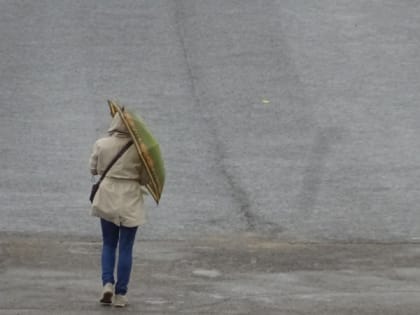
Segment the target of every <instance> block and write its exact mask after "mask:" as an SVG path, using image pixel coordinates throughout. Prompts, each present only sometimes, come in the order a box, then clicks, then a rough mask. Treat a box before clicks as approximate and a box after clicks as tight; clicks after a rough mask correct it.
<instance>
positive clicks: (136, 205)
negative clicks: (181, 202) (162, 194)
mask: <svg viewBox="0 0 420 315" xmlns="http://www.w3.org/2000/svg"><path fill="white" fill-rule="evenodd" d="M130 142H131V138H130V134H129V132H128V130H127V127H126V126H125V125H124V122H123V121H122V119H121V117H120V115H119V114H118V113H117V114H116V115H115V116H114V118H113V119H112V122H111V127H110V128H109V129H108V136H106V137H104V138H100V139H98V140H97V141H96V142H95V144H94V146H93V150H92V154H91V156H90V161H89V162H90V172H91V174H92V175H102V174H103V173H104V171H105V170H106V169H107V167H108V166H109V165H110V163H111V162H112V160H113V159H114V158H115V157H116V156H117V155H118V154H121V153H122V155H121V156H120V157H119V158H118V159H117V160H116V162H115V163H114V164H113V165H112V167H111V168H110V169H109V170H108V172H107V173H106V176H105V177H104V179H103V180H102V182H101V184H100V186H99V189H98V190H97V192H96V194H95V196H94V199H93V201H92V209H91V214H92V215H93V216H96V217H99V218H100V223H101V230H102V241H103V246H102V256H101V266H102V285H103V290H102V295H101V297H100V303H101V304H103V305H114V306H116V307H124V306H126V305H127V304H128V298H127V292H128V284H129V281H130V275H131V269H132V260H133V247H134V243H135V238H136V233H137V229H138V227H139V226H141V225H142V224H144V223H145V210H144V195H146V194H147V190H146V188H145V187H144V185H146V184H147V176H146V170H145V168H144V167H143V165H142V164H141V162H140V158H139V156H138V153H137V151H136V148H135V146H134V145H132V144H131V143H130ZM123 150H126V151H125V152H123ZM117 248H118V264H117V268H116V274H117V278H116V279H115V278H114V269H115V264H116V251H117Z"/></svg>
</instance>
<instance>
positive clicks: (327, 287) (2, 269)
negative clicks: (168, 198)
mask: <svg viewBox="0 0 420 315" xmlns="http://www.w3.org/2000/svg"><path fill="white" fill-rule="evenodd" d="M100 246H101V245H100V242H99V240H96V239H86V238H75V237H73V238H71V237H66V238H60V237H54V236H53V235H50V236H42V237H34V236H29V235H27V236H17V235H14V236H13V235H3V234H2V237H1V241H0V253H1V256H0V257H1V261H0V275H1V279H2V285H1V287H0V314H2V315H3V314H5V315H6V314H7V315H12V314H13V315H17V314H22V315H24V314H25V315H26V314H36V315H41V314H47V313H50V314H111V313H114V312H117V313H119V312H123V313H135V314H145V315H146V314H238V315H239V314H267V315H279V314H287V315H294V314H296V315H297V314H299V315H306V314H325V315H336V314H340V315H350V314H360V315H364V314H370V315H373V314H375V315H376V314H377V315H388V314H389V315H391V314H392V315H395V314H404V315H410V314H412V315H417V314H418V312H419V310H420V300H419V298H418V296H419V294H420V268H419V263H420V244H414V243H412V244H386V243H383V244H371V243H290V242H284V241H280V240H273V239H267V238H261V237H257V236H256V235H251V234H245V235H236V236H230V237H220V238H217V237H214V238H208V239H196V240H189V241H138V242H137V243H136V249H135V254H134V256H135V258H134V267H133V274H132V279H131V283H130V288H129V302H130V304H129V306H128V307H127V308H126V309H124V310H119V309H114V308H112V307H103V306H100V305H99V303H98V294H100V290H101V288H100V281H99V277H100V269H99V259H100V256H99V253H100Z"/></svg>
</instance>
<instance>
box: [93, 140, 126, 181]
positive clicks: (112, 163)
mask: <svg viewBox="0 0 420 315" xmlns="http://www.w3.org/2000/svg"><path fill="white" fill-rule="evenodd" d="M132 144H133V140H130V141H128V142H127V143H126V144H125V145H124V146H123V147H122V149H121V150H120V151H119V152H118V153H117V155H116V156H115V157H114V158H113V159H112V161H111V162H110V163H109V165H108V166H107V168H106V169H105V171H104V172H103V173H102V175H101V178H100V179H99V181H98V183H100V182H102V180H103V179H104V178H105V176H106V173H108V171H109V170H110V169H111V167H112V166H113V165H114V164H115V162H117V160H118V159H119V158H120V157H121V156H122V155H123V154H124V152H125V151H127V150H128V148H129V147H130V146H131V145H132Z"/></svg>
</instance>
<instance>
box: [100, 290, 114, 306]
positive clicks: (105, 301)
mask: <svg viewBox="0 0 420 315" xmlns="http://www.w3.org/2000/svg"><path fill="white" fill-rule="evenodd" d="M112 296H113V294H112V292H106V293H104V295H103V296H102V299H101V300H100V301H99V303H101V304H102V305H106V306H108V305H112Z"/></svg>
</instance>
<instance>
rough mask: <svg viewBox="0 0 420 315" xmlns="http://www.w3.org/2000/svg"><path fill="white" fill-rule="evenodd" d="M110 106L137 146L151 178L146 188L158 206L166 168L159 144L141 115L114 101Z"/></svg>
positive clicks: (113, 114)
mask: <svg viewBox="0 0 420 315" xmlns="http://www.w3.org/2000/svg"><path fill="white" fill-rule="evenodd" d="M108 105H109V109H110V112H111V115H112V116H115V115H116V114H117V113H118V114H119V115H120V117H121V119H122V121H123V122H124V124H125V126H126V127H127V129H128V131H129V133H130V136H131V138H132V139H133V141H134V144H135V146H136V149H137V152H138V154H139V157H140V161H141V162H142V164H143V166H144V167H145V168H146V171H147V175H148V177H149V183H148V184H147V185H146V188H147V190H148V191H149V192H150V194H151V195H152V197H153V199H154V200H155V201H156V203H157V204H158V203H159V200H160V197H161V195H162V190H163V185H164V183H165V168H164V163H163V159H162V154H161V152H160V148H159V143H158V142H157V141H156V139H155V138H154V137H153V135H152V133H151V132H150V131H149V129H148V128H147V127H146V124H145V123H144V120H143V119H142V117H141V116H140V115H137V114H134V113H133V112H131V111H129V110H127V109H125V108H124V107H121V106H120V105H119V104H118V103H116V102H114V101H110V100H108Z"/></svg>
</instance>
